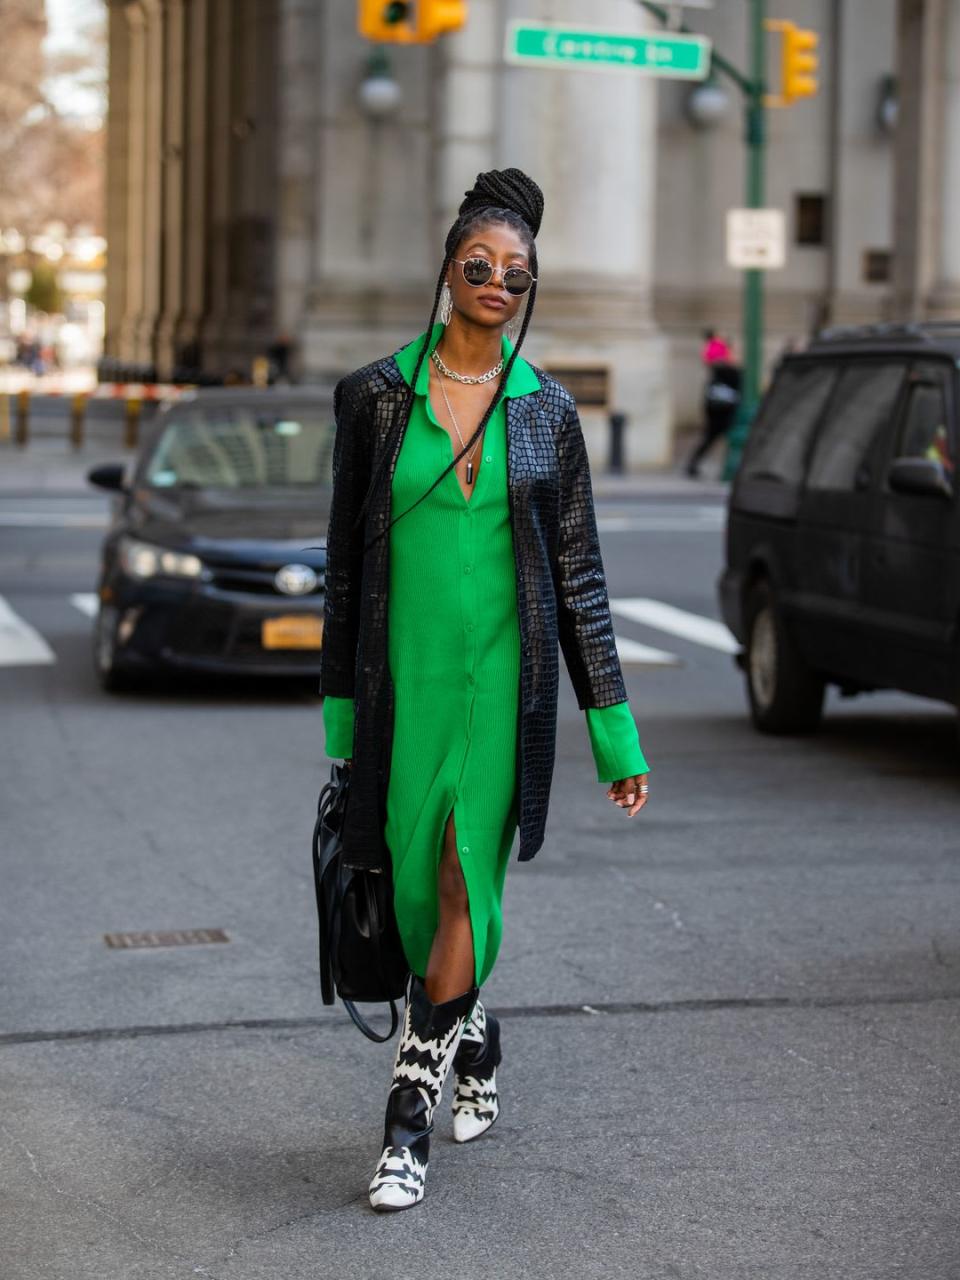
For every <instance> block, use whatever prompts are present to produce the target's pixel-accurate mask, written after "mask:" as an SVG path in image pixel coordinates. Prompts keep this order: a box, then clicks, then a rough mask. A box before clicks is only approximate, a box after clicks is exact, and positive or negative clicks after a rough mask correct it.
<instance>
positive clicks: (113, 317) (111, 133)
mask: <svg viewBox="0 0 960 1280" xmlns="http://www.w3.org/2000/svg"><path fill="white" fill-rule="evenodd" d="M125 9H126V4H125V0H110V5H109V9H108V13H107V19H108V42H109V58H110V95H109V105H108V110H107V183H106V186H107V200H106V205H107V210H106V232H107V244H108V245H109V246H110V261H109V265H108V270H107V288H106V332H105V335H104V354H105V355H107V356H114V357H119V356H121V355H126V352H124V350H123V342H122V335H123V321H124V315H125V312H126V297H127V295H126V288H127V280H126V276H127V269H128V267H127V253H126V250H127V218H128V200H129V191H128V187H127V163H128V158H129V151H130V35H129V30H128V24H127V16H126V12H125Z"/></svg>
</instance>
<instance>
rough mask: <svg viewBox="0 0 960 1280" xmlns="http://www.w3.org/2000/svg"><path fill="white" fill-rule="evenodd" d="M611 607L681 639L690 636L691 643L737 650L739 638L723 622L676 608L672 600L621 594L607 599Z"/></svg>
mask: <svg viewBox="0 0 960 1280" xmlns="http://www.w3.org/2000/svg"><path fill="white" fill-rule="evenodd" d="M610 609H611V611H612V612H613V613H618V614H619V615H620V616H621V617H622V618H629V619H630V621H631V622H640V623H643V624H644V626H647V627H653V628H654V629H655V630H657V631H667V632H669V633H670V634H671V635H675V636H681V637H682V638H683V639H684V640H692V641H693V642H694V644H702V645H705V646H706V647H707V648H708V649H719V650H720V652H721V653H739V652H740V643H739V641H738V640H737V639H736V637H735V636H734V635H733V634H732V633H731V632H730V630H729V629H728V628H727V627H726V626H725V625H724V623H722V622H715V621H714V619H713V618H703V617H701V616H700V614H699V613H688V612H687V611H686V609H676V608H674V606H673V605H672V604H664V603H663V601H662V600H647V599H645V598H643V597H634V598H628V597H621V598H619V599H615V600H611V601H610Z"/></svg>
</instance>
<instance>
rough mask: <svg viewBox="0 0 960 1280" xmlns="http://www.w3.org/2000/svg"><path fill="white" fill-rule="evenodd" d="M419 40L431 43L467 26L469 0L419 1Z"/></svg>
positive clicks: (417, 20)
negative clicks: (439, 37) (449, 32)
mask: <svg viewBox="0 0 960 1280" xmlns="http://www.w3.org/2000/svg"><path fill="white" fill-rule="evenodd" d="M416 8H417V17H416V25H417V39H418V40H421V41H426V42H429V41H431V40H436V38H437V36H442V35H446V33H447V32H448V31H459V30H460V28H461V27H463V26H465V25H466V21H467V0H417V6H416Z"/></svg>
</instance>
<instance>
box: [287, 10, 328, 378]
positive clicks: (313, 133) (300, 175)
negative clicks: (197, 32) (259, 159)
mask: <svg viewBox="0 0 960 1280" xmlns="http://www.w3.org/2000/svg"><path fill="white" fill-rule="evenodd" d="M322 23H323V15H322V13H321V11H320V7H319V6H318V5H317V4H315V3H314V0H284V4H283V16H282V26H281V32H280V41H279V55H278V56H279V89H278V97H279V103H278V106H279V122H278V138H279V148H278V156H277V164H278V170H279V173H278V177H279V181H278V185H277V193H278V208H277V223H278V246H277V329H278V333H283V334H286V335H287V336H288V337H289V338H290V339H292V340H294V345H295V347H299V343H300V342H301V341H302V337H301V333H300V331H301V329H302V324H303V318H304V313H305V309H306V305H307V296H308V293H309V289H310V285H311V282H312V281H311V277H312V274H313V272H314V270H315V266H316V253H315V251H314V250H315V246H316V242H317V237H318V234H319V216H318V204H319V199H320V193H319V190H318V184H319V174H320V151H321V147H320V139H321V127H320V99H321V94H320V91H319V88H318V83H317V68H318V67H319V66H320V63H321V50H322V38H321V32H322ZM301 360H302V352H301V351H299V350H295V352H294V355H293V357H292V363H294V364H299V363H300V362H301Z"/></svg>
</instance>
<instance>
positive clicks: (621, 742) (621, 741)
mask: <svg viewBox="0 0 960 1280" xmlns="http://www.w3.org/2000/svg"><path fill="white" fill-rule="evenodd" d="M585 715H586V717H587V729H588V731H589V733H590V746H591V748H592V750H593V760H594V763H595V764H596V766H597V781H598V782H617V781H619V779H620V778H632V777H634V776H635V775H636V774H638V773H649V771H650V766H649V765H648V764H647V762H646V759H645V758H644V754H643V751H642V750H641V748H640V737H639V734H638V733H637V726H636V722H635V721H634V718H633V712H632V711H631V710H630V703H629V702H615V703H614V704H613V706H612V707H587V708H586V711H585Z"/></svg>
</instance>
